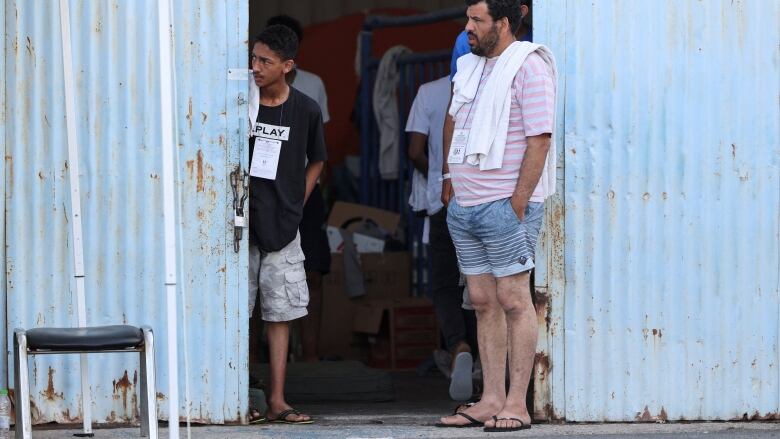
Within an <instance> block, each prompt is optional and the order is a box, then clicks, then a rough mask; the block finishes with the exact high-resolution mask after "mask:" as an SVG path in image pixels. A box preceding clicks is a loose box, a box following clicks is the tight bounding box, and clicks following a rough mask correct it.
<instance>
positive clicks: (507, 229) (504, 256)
mask: <svg viewBox="0 0 780 439" xmlns="http://www.w3.org/2000/svg"><path fill="white" fill-rule="evenodd" d="M543 217H544V204H543V203H534V202H530V203H528V207H526V209H525V217H524V218H523V220H522V221H521V220H519V219H518V218H517V214H516V213H515V211H514V210H513V209H512V205H511V204H510V199H509V198H505V199H503V200H498V201H493V202H489V203H484V204H480V205H477V206H469V207H464V206H460V205H459V204H458V203H450V204H449V207H448V210H447V226H448V227H449V230H450V235H451V236H452V242H453V244H455V253H456V254H457V255H458V265H459V266H460V272H461V273H463V274H464V275H466V276H476V275H480V274H492V275H493V276H495V277H506V276H513V275H515V274H519V273H523V272H526V271H529V270H531V269H532V268H534V255H535V252H536V242H537V240H538V239H539V229H540V228H541V226H542V218H543Z"/></svg>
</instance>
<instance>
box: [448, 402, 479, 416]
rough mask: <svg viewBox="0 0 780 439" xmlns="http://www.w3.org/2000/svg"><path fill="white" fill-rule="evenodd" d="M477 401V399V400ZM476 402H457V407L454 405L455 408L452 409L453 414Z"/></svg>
mask: <svg viewBox="0 0 780 439" xmlns="http://www.w3.org/2000/svg"><path fill="white" fill-rule="evenodd" d="M477 402H479V401H477ZM477 402H464V403H463V404H458V406H457V407H455V410H453V411H452V414H453V415H457V414H458V413H460V412H462V411H463V410H467V409H469V408H471V407H473V406H475V405H476V404H477Z"/></svg>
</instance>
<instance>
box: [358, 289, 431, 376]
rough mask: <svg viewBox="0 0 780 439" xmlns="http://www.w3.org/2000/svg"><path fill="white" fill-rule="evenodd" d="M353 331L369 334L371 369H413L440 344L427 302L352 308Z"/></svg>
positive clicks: (377, 302) (367, 303) (377, 303)
mask: <svg viewBox="0 0 780 439" xmlns="http://www.w3.org/2000/svg"><path fill="white" fill-rule="evenodd" d="M353 328H354V330H355V332H360V333H364V334H368V335H369V341H370V344H371V349H370V358H369V362H368V364H369V365H370V366H371V367H377V368H388V369H394V370H404V369H413V368H416V367H417V366H418V365H419V364H420V363H421V362H423V361H425V360H426V359H428V358H430V356H431V354H432V352H433V350H434V349H436V348H437V347H438V345H439V335H438V334H439V333H438V329H437V327H436V316H435V314H434V310H433V305H432V304H431V302H430V301H429V300H427V299H416V298H407V299H395V300H388V299H384V300H368V301H365V302H363V303H361V304H360V305H358V306H357V308H356V309H355V320H354V325H353Z"/></svg>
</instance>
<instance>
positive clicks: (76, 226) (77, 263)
mask: <svg viewBox="0 0 780 439" xmlns="http://www.w3.org/2000/svg"><path fill="white" fill-rule="evenodd" d="M60 29H61V32H62V38H61V40H62V61H63V62H62V68H63V73H64V75H65V76H64V79H65V120H66V122H67V130H68V169H69V170H70V172H69V174H70V205H71V206H70V209H71V212H72V214H73V218H72V220H71V222H70V224H71V226H72V228H73V268H74V276H75V278H76V309H77V314H78V320H79V327H81V328H83V327H85V326H87V307H86V303H85V299H84V242H83V240H82V236H83V235H82V231H81V192H80V190H79V144H78V138H77V137H76V100H75V97H74V96H73V95H74V90H75V85H74V82H73V52H72V50H71V44H70V42H71V39H70V9H69V5H68V0H60ZM81 411H82V414H83V417H84V434H85V435H88V434H91V433H92V397H91V395H90V388H89V363H88V361H87V354H81Z"/></svg>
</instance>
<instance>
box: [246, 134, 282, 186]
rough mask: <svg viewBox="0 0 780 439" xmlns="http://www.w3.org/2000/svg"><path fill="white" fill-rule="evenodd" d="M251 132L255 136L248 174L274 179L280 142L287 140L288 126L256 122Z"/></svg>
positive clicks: (277, 166) (280, 147) (280, 148)
mask: <svg viewBox="0 0 780 439" xmlns="http://www.w3.org/2000/svg"><path fill="white" fill-rule="evenodd" d="M252 134H253V135H254V136H255V149H254V152H253V154H252V164H251V165H250V167H249V175H251V176H252V177H260V178H265V179H268V180H276V172H277V170H278V168H279V156H280V155H281V152H282V142H283V141H287V140H289V138H290V127H284V126H278V125H268V124H264V123H260V122H257V123H256V124H255V128H254V130H252Z"/></svg>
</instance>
